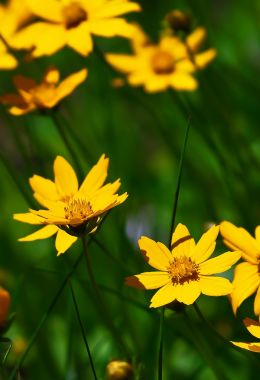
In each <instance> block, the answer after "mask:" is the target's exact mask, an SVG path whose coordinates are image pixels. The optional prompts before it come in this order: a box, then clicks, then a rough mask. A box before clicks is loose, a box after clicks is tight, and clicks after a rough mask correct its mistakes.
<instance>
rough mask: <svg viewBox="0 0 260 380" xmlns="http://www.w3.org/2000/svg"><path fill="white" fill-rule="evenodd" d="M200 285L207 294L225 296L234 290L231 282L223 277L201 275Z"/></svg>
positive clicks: (203, 292)
mask: <svg viewBox="0 0 260 380" xmlns="http://www.w3.org/2000/svg"><path fill="white" fill-rule="evenodd" d="M199 285H200V288H201V292H202V294H205V295H206V296H225V295H227V294H230V293H231V292H232V290H233V285H232V284H231V282H230V281H229V280H227V279H226V278H223V277H215V276H201V277H200V280H199Z"/></svg>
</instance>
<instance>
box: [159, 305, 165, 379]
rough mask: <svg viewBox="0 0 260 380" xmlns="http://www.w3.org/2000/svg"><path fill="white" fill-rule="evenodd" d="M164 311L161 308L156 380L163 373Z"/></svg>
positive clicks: (160, 377)
mask: <svg viewBox="0 0 260 380" xmlns="http://www.w3.org/2000/svg"><path fill="white" fill-rule="evenodd" d="M164 311H165V308H164V307H163V308H162V309H161V316H160V332H159V355H158V380H162V375H163V338H164Z"/></svg>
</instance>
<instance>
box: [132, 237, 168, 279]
mask: <svg viewBox="0 0 260 380" xmlns="http://www.w3.org/2000/svg"><path fill="white" fill-rule="evenodd" d="M138 244H139V248H140V250H141V253H142V255H143V257H144V259H145V261H146V262H147V263H148V264H149V265H151V266H152V267H153V268H155V269H158V270H161V271H167V268H168V267H169V265H170V262H171V261H172V255H171V253H170V251H169V250H168V248H167V247H166V246H165V245H164V244H162V243H157V242H155V241H154V240H152V239H149V238H148V237H145V236H142V237H141V239H139V240H138Z"/></svg>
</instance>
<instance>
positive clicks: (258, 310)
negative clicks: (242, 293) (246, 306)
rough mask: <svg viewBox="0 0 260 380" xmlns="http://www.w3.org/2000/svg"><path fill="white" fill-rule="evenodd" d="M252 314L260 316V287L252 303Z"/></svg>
mask: <svg viewBox="0 0 260 380" xmlns="http://www.w3.org/2000/svg"><path fill="white" fill-rule="evenodd" d="M254 313H255V315H259V316H260V286H259V288H258V290H257V293H256V296H255V301H254ZM259 338H260V337H259Z"/></svg>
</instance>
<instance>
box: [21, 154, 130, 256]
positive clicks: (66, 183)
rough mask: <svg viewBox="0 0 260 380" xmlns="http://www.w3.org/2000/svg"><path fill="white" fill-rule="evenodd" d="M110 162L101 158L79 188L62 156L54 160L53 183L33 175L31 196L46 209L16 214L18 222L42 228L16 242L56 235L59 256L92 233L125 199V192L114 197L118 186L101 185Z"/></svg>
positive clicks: (117, 184)
mask: <svg viewBox="0 0 260 380" xmlns="http://www.w3.org/2000/svg"><path fill="white" fill-rule="evenodd" d="M108 163H109V159H108V158H106V157H105V155H102V156H101V158H100V159H99V161H98V163H97V164H96V165H94V166H93V168H92V169H91V170H90V172H89V173H88V174H87V176H86V178H85V179H84V181H83V183H82V184H81V186H80V187H79V184H78V179H77V176H76V174H75V172H74V170H73V168H72V167H71V165H70V164H69V163H68V162H67V161H66V160H65V159H64V158H63V157H61V156H58V157H57V158H56V159H55V161H54V176H55V179H54V181H51V180H49V179H45V178H43V177H40V176H33V177H32V178H31V179H30V185H31V187H32V189H33V192H34V197H35V198H36V199H37V201H38V202H39V203H40V204H41V205H42V206H44V207H45V209H41V210H38V211H36V210H31V209H30V210H29V212H28V213H24V214H15V215H14V219H15V220H18V221H20V222H24V223H29V224H35V225H39V226H43V227H42V228H40V229H39V230H38V231H36V232H34V233H33V234H31V235H29V236H26V237H24V238H21V239H19V240H20V241H33V240H38V239H46V238H49V237H50V236H53V235H56V242H55V245H56V249H57V251H58V255H60V254H62V253H64V252H66V251H67V250H68V249H69V247H70V246H71V245H72V244H73V243H74V242H75V241H76V240H77V239H78V237H80V236H83V235H84V234H87V233H93V232H94V231H95V230H96V229H97V227H98V224H99V222H100V221H101V219H102V217H103V215H104V214H105V213H106V212H107V211H108V210H110V209H112V208H113V207H116V206H118V205H120V204H121V203H122V202H124V201H125V199H126V198H127V196H128V195H127V193H124V194H122V195H118V194H116V191H117V190H118V189H119V187H120V185H121V183H120V180H117V181H115V182H113V183H107V184H106V185H104V182H105V180H106V177H107V169H108Z"/></svg>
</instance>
